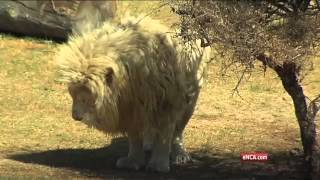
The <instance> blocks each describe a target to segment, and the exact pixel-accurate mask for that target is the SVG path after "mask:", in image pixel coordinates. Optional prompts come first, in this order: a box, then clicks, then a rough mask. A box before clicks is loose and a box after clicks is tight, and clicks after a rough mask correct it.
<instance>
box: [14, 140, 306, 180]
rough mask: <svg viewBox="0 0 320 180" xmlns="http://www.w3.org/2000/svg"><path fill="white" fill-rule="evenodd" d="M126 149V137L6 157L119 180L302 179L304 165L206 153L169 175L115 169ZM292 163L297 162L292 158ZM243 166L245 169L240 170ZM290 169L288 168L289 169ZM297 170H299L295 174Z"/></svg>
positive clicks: (275, 156) (197, 154)
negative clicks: (250, 161) (283, 165)
mask: <svg viewBox="0 0 320 180" xmlns="http://www.w3.org/2000/svg"><path fill="white" fill-rule="evenodd" d="M127 150H128V145H127V140H126V139H125V138H115V139H114V140H113V141H112V143H111V144H110V145H108V146H106V147H103V148H98V149H57V150H49V151H44V152H37V153H24V154H14V155H11V156H9V157H8V158H10V159H13V160H16V161H20V162H24V163H33V164H40V165H46V166H50V167H56V168H67V169H72V170H75V171H78V172H80V173H82V174H83V175H85V176H90V177H92V176H94V177H100V178H110V177H112V178H122V179H155V178H156V179H159V178H161V179H239V178H241V179H253V178H255V179H301V178H302V177H304V172H302V171H300V172H299V169H300V170H301V168H303V166H301V164H296V165H294V166H292V165H291V166H290V167H289V170H288V168H287V169H284V170H279V169H277V168H278V165H279V164H281V163H279V162H278V161H286V159H288V158H289V157H288V155H287V153H286V152H279V153H276V154H273V159H274V160H275V159H278V160H275V161H272V162H271V163H267V164H261V163H260V164H242V163H241V162H240V161H239V158H236V157H232V156H229V155H222V156H221V155H218V154H212V153H207V152H204V151H202V152H195V151H193V152H191V155H192V157H193V158H194V160H195V161H194V162H193V163H190V164H187V165H185V166H173V168H172V171H171V172H170V173H168V174H161V175H159V174H154V173H145V172H143V171H139V172H134V171H125V170H119V169H116V168H115V162H116V160H117V159H118V158H119V157H121V156H125V155H126V153H127ZM291 160H292V161H298V162H299V158H298V157H295V158H294V159H292V157H291ZM243 167H245V168H243ZM290 168H291V169H290ZM297 170H298V171H297Z"/></svg>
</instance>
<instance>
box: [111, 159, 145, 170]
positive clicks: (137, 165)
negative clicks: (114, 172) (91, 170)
mask: <svg viewBox="0 0 320 180" xmlns="http://www.w3.org/2000/svg"><path fill="white" fill-rule="evenodd" d="M143 166H144V163H143V162H139V161H137V160H134V159H131V158H129V157H122V158H119V159H118V160H117V163H116V167H117V168H120V169H133V170H136V171H137V170H140V169H141V168H142V167H143Z"/></svg>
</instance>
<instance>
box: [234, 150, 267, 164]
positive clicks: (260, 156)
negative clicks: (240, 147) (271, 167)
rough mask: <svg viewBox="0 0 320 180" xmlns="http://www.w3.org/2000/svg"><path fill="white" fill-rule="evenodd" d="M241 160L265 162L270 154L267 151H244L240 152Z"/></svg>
mask: <svg viewBox="0 0 320 180" xmlns="http://www.w3.org/2000/svg"><path fill="white" fill-rule="evenodd" d="M240 158H241V161H255V162H265V161H268V159H269V154H268V153H265V152H243V153H241V154H240Z"/></svg>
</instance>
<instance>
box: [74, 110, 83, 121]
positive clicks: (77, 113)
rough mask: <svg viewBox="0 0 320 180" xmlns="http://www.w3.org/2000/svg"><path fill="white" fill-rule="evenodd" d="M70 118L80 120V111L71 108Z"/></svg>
mask: <svg viewBox="0 0 320 180" xmlns="http://www.w3.org/2000/svg"><path fill="white" fill-rule="evenodd" d="M72 118H73V119H74V120H77V121H81V120H82V116H81V115H80V113H79V112H78V111H77V110H72Z"/></svg>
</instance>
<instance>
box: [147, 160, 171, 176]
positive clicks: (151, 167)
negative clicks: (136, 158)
mask: <svg viewBox="0 0 320 180" xmlns="http://www.w3.org/2000/svg"><path fill="white" fill-rule="evenodd" d="M146 171H149V172H161V173H167V172H169V171H170V166H169V162H165V161H150V162H149V163H148V165H147V167H146Z"/></svg>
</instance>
